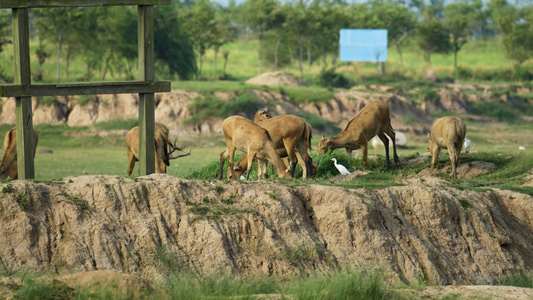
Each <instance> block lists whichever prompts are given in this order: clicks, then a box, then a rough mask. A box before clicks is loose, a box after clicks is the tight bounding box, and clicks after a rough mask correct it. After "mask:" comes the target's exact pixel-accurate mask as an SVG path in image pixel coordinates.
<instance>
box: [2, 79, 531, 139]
mask: <svg viewBox="0 0 533 300" xmlns="http://www.w3.org/2000/svg"><path fill="white" fill-rule="evenodd" d="M492 88H500V89H501V87H492ZM472 89H473V90H476V89H478V90H479V89H483V92H482V93H477V94H473V93H472V92H471V91H472ZM252 92H253V93H254V94H255V95H256V96H257V98H258V99H259V100H260V101H261V102H262V103H263V106H267V107H269V108H270V110H271V112H272V113H273V114H274V115H280V114H288V113H289V114H300V113H301V112H307V113H311V114H315V115H317V116H320V117H321V118H322V119H324V120H327V121H330V122H333V123H335V124H338V126H339V127H340V128H343V127H344V126H345V125H346V123H348V121H350V120H351V119H352V118H353V117H354V116H355V114H357V112H358V111H359V110H360V109H361V108H362V107H364V105H366V104H367V103H368V102H370V101H375V100H382V101H385V102H387V103H389V105H390V107H391V112H392V116H391V117H392V125H393V127H394V128H395V129H396V130H401V131H404V132H406V133H409V134H414V135H424V134H425V133H427V131H429V128H430V126H431V122H432V118H431V116H430V115H429V112H430V111H432V110H434V109H442V110H445V111H450V112H453V113H459V114H464V113H465V112H466V107H467V106H468V105H470V104H472V103H475V102H476V101H480V100H482V99H492V98H494V97H500V96H498V95H494V94H493V93H492V92H491V87H487V86H486V87H483V86H470V85H450V86H448V87H443V88H442V89H441V90H440V91H439V93H438V95H437V96H438V99H437V100H435V101H434V103H430V102H424V101H423V99H419V100H420V101H421V103H422V104H421V105H420V106H417V105H414V104H413V103H412V102H411V101H410V100H409V99H410V98H412V97H413V96H412V95H411V96H407V95H406V94H405V93H403V92H401V91H394V90H393V89H392V88H391V87H387V86H377V85H370V86H356V87H354V88H353V89H351V90H349V91H340V92H336V93H335V94H334V96H333V97H332V99H330V100H328V101H326V102H316V103H303V104H299V105H298V104H296V103H294V102H293V101H292V100H291V99H290V97H288V96H287V94H284V93H281V92H279V91H276V90H252ZM528 92H529V89H522V90H517V91H516V93H528ZM235 93H236V92H215V93H213V94H214V95H215V96H216V97H217V98H218V99H220V100H221V101H231V99H233V98H235V97H236V94H235ZM414 94H416V91H415V92H413V95H414ZM204 96H205V95H201V94H199V93H197V92H189V91H184V90H173V91H171V92H170V93H161V94H156V110H155V117H156V120H158V121H159V122H162V123H165V124H167V126H168V127H169V128H170V130H171V131H172V135H174V134H176V133H180V136H182V137H184V136H197V135H209V134H211V133H214V132H220V130H221V128H220V126H221V123H222V120H221V119H217V118H213V119H210V120H206V121H205V122H203V123H201V124H198V125H187V124H186V123H185V121H186V120H187V119H188V118H189V117H190V116H191V111H190V110H189V108H188V107H189V105H190V104H191V103H193V101H194V99H195V98H197V97H204ZM501 97H503V98H502V99H501V101H504V102H505V101H506V99H507V98H508V96H505V95H504V96H501ZM506 97H507V98H506ZM45 100H46V101H50V100H49V99H40V98H33V99H32V103H33V108H32V109H33V111H34V116H33V122H34V124H36V125H37V124H63V123H66V124H67V125H68V126H90V125H92V124H95V123H97V122H104V121H111V120H113V119H120V118H122V119H131V118H137V117H138V95H137V94H120V95H99V96H95V97H93V98H91V99H90V100H89V101H87V100H85V101H80V97H79V96H72V97H57V98H56V101H55V102H53V104H51V105H50V104H46V103H45V102H46V101H45ZM80 102H81V103H83V104H80ZM0 106H1V107H2V111H1V114H0V124H15V121H16V119H15V114H14V111H15V100H14V99H13V98H2V99H1V100H0ZM525 117H527V116H525ZM406 119H409V122H407V121H406Z"/></svg>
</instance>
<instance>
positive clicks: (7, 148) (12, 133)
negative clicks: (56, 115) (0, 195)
mask: <svg viewBox="0 0 533 300" xmlns="http://www.w3.org/2000/svg"><path fill="white" fill-rule="evenodd" d="M38 142H39V135H38V134H37V131H36V130H35V129H33V145H32V150H33V153H32V154H33V157H34V158H35V152H36V151H35V150H36V148H37V143H38ZM8 177H9V178H11V179H18V163H17V127H16V126H15V127H13V128H11V129H10V130H9V131H8V132H7V134H6V137H5V138H4V157H3V158H2V160H1V161H0V179H2V180H3V179H6V178H8Z"/></svg>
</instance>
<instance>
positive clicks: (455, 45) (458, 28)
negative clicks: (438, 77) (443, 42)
mask: <svg viewBox="0 0 533 300" xmlns="http://www.w3.org/2000/svg"><path fill="white" fill-rule="evenodd" d="M476 2H477V3H476ZM476 2H470V1H468V2H466V1H465V2H456V3H450V4H448V5H447V6H446V7H445V8H444V24H445V26H446V29H447V30H448V32H449V33H450V44H451V50H452V51H453V55H454V60H453V66H454V69H455V70H457V53H458V52H459V51H460V50H461V48H462V47H463V45H464V44H466V42H467V41H468V36H469V35H470V34H471V33H472V31H473V25H474V22H473V21H474V20H475V13H476V7H475V5H481V2H479V1H476Z"/></svg>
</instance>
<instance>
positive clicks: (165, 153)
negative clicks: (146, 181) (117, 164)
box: [126, 122, 191, 176]
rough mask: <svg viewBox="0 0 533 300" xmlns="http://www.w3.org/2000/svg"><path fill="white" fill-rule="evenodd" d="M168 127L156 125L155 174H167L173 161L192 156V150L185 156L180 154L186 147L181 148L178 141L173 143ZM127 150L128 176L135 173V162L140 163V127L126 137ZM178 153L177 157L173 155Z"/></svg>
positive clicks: (133, 129)
mask: <svg viewBox="0 0 533 300" xmlns="http://www.w3.org/2000/svg"><path fill="white" fill-rule="evenodd" d="M168 135H169V130H168V127H167V126H165V125H164V124H161V123H158V122H156V123H155V132H154V138H155V172H156V173H166V172H167V166H170V160H171V159H177V158H179V157H184V156H188V155H190V154H191V150H189V152H188V153H185V154H179V152H180V151H183V149H184V148H185V147H186V146H184V147H180V146H177V145H176V140H177V139H178V137H177V136H176V139H175V140H174V143H172V142H171V141H170V140H169V138H168ZM126 148H127V150H128V176H129V175H131V173H132V172H133V168H134V167H135V162H137V161H139V126H136V127H133V128H132V129H131V130H130V131H129V132H128V134H127V135H126ZM176 151H178V153H177V154H176V155H172V154H173V153H174V152H176Z"/></svg>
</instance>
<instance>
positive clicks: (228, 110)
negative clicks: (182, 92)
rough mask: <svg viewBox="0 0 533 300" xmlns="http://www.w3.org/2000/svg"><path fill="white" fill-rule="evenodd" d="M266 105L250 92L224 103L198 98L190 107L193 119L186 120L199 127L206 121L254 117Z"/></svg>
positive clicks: (207, 98) (211, 98)
mask: <svg viewBox="0 0 533 300" xmlns="http://www.w3.org/2000/svg"><path fill="white" fill-rule="evenodd" d="M263 105H264V103H263V102H262V101H261V100H259V99H258V98H257V96H255V95H254V94H252V93H250V92H243V93H239V95H237V97H236V98H234V99H232V100H230V101H222V100H220V99H218V98H217V97H215V96H212V95H207V96H205V97H197V98H196V99H194V101H193V103H192V104H190V105H189V107H188V108H189V110H190V111H191V117H190V118H189V119H187V120H185V123H186V124H187V125H197V124H201V123H203V122H205V121H206V120H209V119H213V118H218V119H225V118H227V117H228V116H232V115H245V116H253V115H254V114H255V112H256V111H257V109H259V108H260V107H261V106H263Z"/></svg>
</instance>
